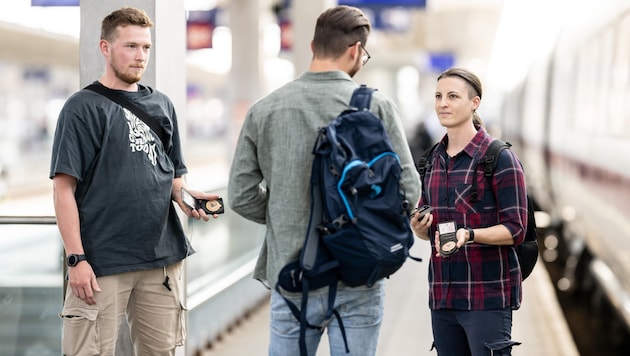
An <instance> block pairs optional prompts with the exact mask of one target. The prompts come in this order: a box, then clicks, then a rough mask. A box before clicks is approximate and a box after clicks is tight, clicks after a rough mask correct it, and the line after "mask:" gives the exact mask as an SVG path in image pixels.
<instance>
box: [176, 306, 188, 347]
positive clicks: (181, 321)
mask: <svg viewBox="0 0 630 356" xmlns="http://www.w3.org/2000/svg"><path fill="white" fill-rule="evenodd" d="M186 311H188V309H186V307H185V306H183V305H182V304H181V303H180V304H179V318H178V323H177V337H176V339H175V345H176V346H183V345H184V341H186Z"/></svg>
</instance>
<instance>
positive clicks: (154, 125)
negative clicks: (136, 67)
mask: <svg viewBox="0 0 630 356" xmlns="http://www.w3.org/2000/svg"><path fill="white" fill-rule="evenodd" d="M85 89H88V90H91V91H94V92H97V93H99V94H101V95H102V96H104V97H106V98H108V99H109V100H111V101H113V102H115V103H116V104H118V105H120V106H122V107H124V108H127V109H128V110H129V111H131V112H132V113H134V114H135V115H136V116H137V117H138V118H139V119H140V120H142V121H143V122H144V123H145V124H147V125H148V126H149V127H150V128H151V130H153V132H155V133H156V134H157V135H158V137H159V138H160V141H162V147H163V148H164V150H166V148H167V147H168V146H167V145H166V133H165V132H164V128H163V127H162V125H160V124H159V123H158V122H157V121H156V120H155V119H154V118H153V117H151V116H149V114H147V112H146V111H144V110H143V109H142V108H141V107H140V106H138V105H136V103H134V102H132V101H131V100H129V99H127V98H125V97H124V96H122V95H120V94H118V93H116V92H115V91H113V90H110V89H107V88H106V87H104V86H102V85H98V84H96V83H92V84H90V85H88V86H86V87H85Z"/></svg>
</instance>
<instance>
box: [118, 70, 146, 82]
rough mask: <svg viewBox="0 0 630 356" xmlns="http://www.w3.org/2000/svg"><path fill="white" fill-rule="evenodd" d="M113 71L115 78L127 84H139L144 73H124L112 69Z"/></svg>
mask: <svg viewBox="0 0 630 356" xmlns="http://www.w3.org/2000/svg"><path fill="white" fill-rule="evenodd" d="M113 69H114V74H116V77H117V78H118V79H120V80H122V81H123V82H125V83H127V84H135V83H137V82H139V81H140V79H142V74H143V73H144V71H142V72H141V73H124V72H121V71H119V70H118V69H116V67H114V68H113Z"/></svg>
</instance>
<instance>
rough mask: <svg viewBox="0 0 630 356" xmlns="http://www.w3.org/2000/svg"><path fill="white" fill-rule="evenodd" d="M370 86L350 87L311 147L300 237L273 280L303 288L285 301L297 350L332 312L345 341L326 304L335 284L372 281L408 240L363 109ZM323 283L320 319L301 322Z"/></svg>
mask: <svg viewBox="0 0 630 356" xmlns="http://www.w3.org/2000/svg"><path fill="white" fill-rule="evenodd" d="M373 91H374V89H372V88H368V87H366V86H365V85H361V86H360V87H359V88H357V89H355V91H354V93H353V95H352V98H351V100H350V105H349V107H348V109H346V110H344V111H343V112H342V113H341V114H340V115H339V116H338V117H337V118H336V119H335V120H333V121H332V122H331V123H330V124H329V125H328V126H326V127H324V128H322V129H320V131H319V134H318V137H317V140H316V142H315V147H314V148H313V154H314V155H315V157H314V160H313V168H312V173H311V197H312V203H311V215H310V219H309V227H308V230H307V233H306V239H305V242H304V246H303V248H302V250H301V252H300V258H299V260H297V261H293V262H291V263H289V264H287V265H286V266H285V267H284V268H283V269H282V271H281V272H280V275H279V279H278V284H277V285H276V290H277V291H278V292H280V294H281V295H282V293H281V289H282V290H286V291H289V292H301V293H302V304H301V309H299V308H298V307H297V306H296V305H295V304H293V303H291V302H290V301H289V300H288V299H287V298H285V301H286V302H287V304H288V305H289V308H290V309H291V311H292V312H293V314H294V315H295V317H296V318H297V319H298V320H299V321H300V325H301V327H300V353H301V354H302V355H306V345H305V341H304V336H305V331H306V328H307V327H310V328H317V329H321V328H324V327H326V325H327V324H328V323H329V322H330V321H331V320H332V317H333V316H335V317H336V318H337V321H338V323H339V326H340V329H341V332H342V335H343V338H344V342H345V341H346V336H345V329H344V327H343V322H342V320H341V318H340V316H339V313H338V312H337V311H336V310H334V309H333V307H334V301H335V294H336V290H337V283H338V282H339V281H341V282H343V283H344V284H346V285H348V286H351V287H356V286H360V285H368V286H371V285H373V284H374V283H376V282H377V281H378V280H380V279H382V278H384V277H388V276H389V275H391V274H392V273H394V272H396V271H397V270H398V269H399V268H400V267H401V266H402V264H403V263H404V262H405V260H406V259H407V257H409V249H410V248H411V246H412V245H413V242H414V237H413V233H412V231H411V228H410V225H409V210H410V208H411V204H410V203H409V202H408V201H407V200H405V195H404V192H403V189H402V187H401V185H400V177H401V173H402V167H401V165H400V161H399V158H398V155H397V154H396V153H395V152H394V151H393V148H392V145H391V142H390V140H389V137H388V135H387V132H386V131H385V128H384V127H383V123H382V120H381V119H380V118H379V117H378V116H376V115H375V114H374V113H372V112H371V111H370V110H369V108H370V102H371V98H372V92H373ZM413 258H414V259H417V258H415V257H413ZM325 286H329V287H330V289H329V298H328V303H329V304H328V312H327V315H326V322H325V323H324V325H311V324H310V323H309V322H308V320H306V305H307V301H308V292H309V291H311V290H315V289H318V288H322V287H325ZM347 349H348V347H347V342H346V351H348V350H347ZM348 352H349V351H348Z"/></svg>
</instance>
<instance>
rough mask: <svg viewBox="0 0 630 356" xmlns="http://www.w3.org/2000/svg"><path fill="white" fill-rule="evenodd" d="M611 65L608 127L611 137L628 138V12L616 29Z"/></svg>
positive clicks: (629, 23) (629, 111)
mask: <svg viewBox="0 0 630 356" xmlns="http://www.w3.org/2000/svg"><path fill="white" fill-rule="evenodd" d="M616 30H617V32H616V43H615V53H614V58H613V63H612V66H611V72H612V73H611V78H610V96H609V102H608V105H607V106H608V107H609V109H610V111H611V112H610V126H611V132H612V133H613V135H620V136H621V137H622V138H624V137H630V12H627V13H626V15H625V16H624V17H623V18H622V19H621V21H620V22H619V25H618V27H617V29H616Z"/></svg>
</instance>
